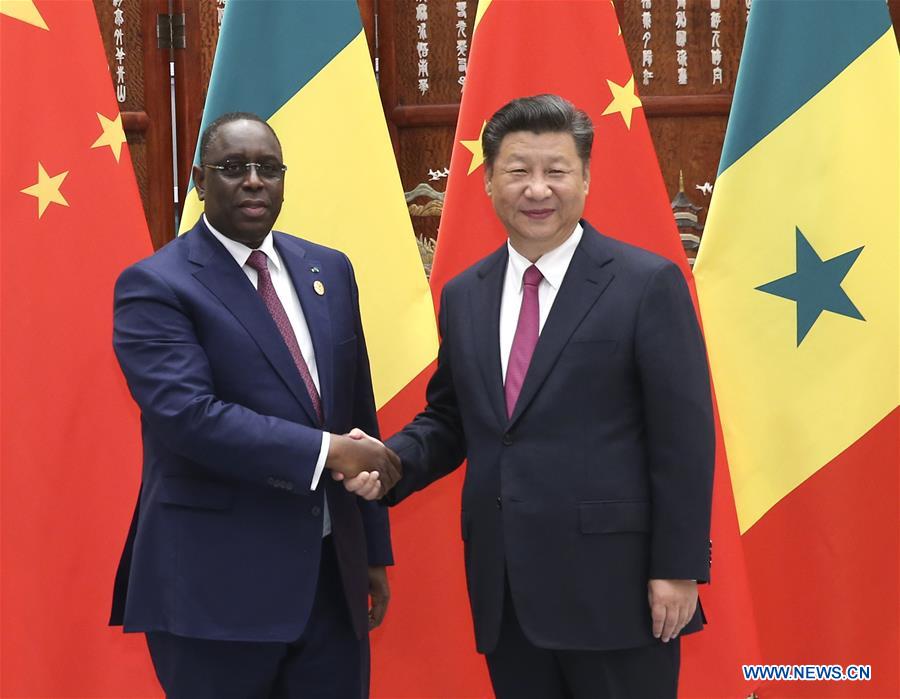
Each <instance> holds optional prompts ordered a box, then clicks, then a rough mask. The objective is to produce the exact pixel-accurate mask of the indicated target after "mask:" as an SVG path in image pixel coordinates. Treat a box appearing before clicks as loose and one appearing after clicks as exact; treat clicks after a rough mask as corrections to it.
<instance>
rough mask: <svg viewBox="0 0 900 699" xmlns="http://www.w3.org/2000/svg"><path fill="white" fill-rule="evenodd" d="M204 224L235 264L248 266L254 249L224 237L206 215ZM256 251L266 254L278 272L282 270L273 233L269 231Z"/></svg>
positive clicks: (204, 215)
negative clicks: (248, 260)
mask: <svg viewBox="0 0 900 699" xmlns="http://www.w3.org/2000/svg"><path fill="white" fill-rule="evenodd" d="M203 223H205V224H206V227H207V228H209V232H210V233H212V234H213V236H214V237H215V239H216V240H218V241H219V242H220V243H222V245H223V246H224V247H225V249H226V250H227V251H228V252H229V253H230V254H231V256H232V257H233V258H234V260H235V262H237V263H238V267H243V266H244V265H245V264H247V259H248V258H249V257H250V253H252V252H253V250H254V248H248V247H247V246H246V245H244V244H243V243H239V242H237V241H236V240H232V239H231V238H227V237H225V236H224V235H222V234H221V233H220V232H219V231H217V230H216V229H215V228H214V227H213V225H212V224H211V223H210V222H209V219H208V218H206V214H203ZM256 249H257V250H259V251H261V252H264V253H265V254H266V257H268V258H269V262H270V263H271V264H272V265H273V266H274V267H275V270H276V271H277V270H280V269H281V258H280V257H279V256H278V252H277V251H276V250H275V239H274V238H273V236H272V231H269V233H268V235H266V237H265V238H263V241H262V243H261V244H260V246H259V247H258V248H256Z"/></svg>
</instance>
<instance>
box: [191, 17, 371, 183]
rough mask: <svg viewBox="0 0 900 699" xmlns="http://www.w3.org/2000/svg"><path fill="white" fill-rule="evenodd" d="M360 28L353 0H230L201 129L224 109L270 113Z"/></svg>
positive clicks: (336, 53)
mask: <svg viewBox="0 0 900 699" xmlns="http://www.w3.org/2000/svg"><path fill="white" fill-rule="evenodd" d="M361 30H362V23H361V22H360V19H359V9H358V7H357V4H356V2H355V0H291V1H290V2H286V1H284V0H229V1H228V5H227V9H226V10H225V18H224V20H223V21H222V30H221V32H220V34H219V43H218V46H217V48H216V57H215V60H214V62H213V71H212V76H211V77H210V81H209V90H208V93H207V94H208V96H207V101H206V105H205V107H204V109H203V123H202V124H201V126H200V132H201V133H202V132H203V129H204V128H206V126H207V124H209V123H210V122H212V121H213V120H214V119H215V118H216V117H218V116H221V115H222V114H225V113H226V112H238V111H250V112H254V113H256V114H259V115H260V116H261V117H262V118H263V119H268V118H269V117H271V116H272V114H274V113H275V112H276V111H278V110H279V109H280V108H281V107H282V105H284V104H285V103H286V102H287V101H288V100H289V99H290V98H291V97H293V96H294V95H295V94H297V92H299V91H300V90H301V89H302V88H303V86H304V85H306V83H307V82H309V81H310V80H311V79H312V78H313V77H314V76H315V75H316V74H317V73H318V72H319V71H320V70H322V68H324V67H325V66H326V65H327V64H328V63H329V62H330V61H331V60H332V59H333V58H334V57H335V56H336V55H338V54H339V53H340V52H341V51H343V50H344V48H345V47H346V46H347V45H348V44H349V43H350V42H351V41H352V40H353V39H354V37H356V36H357V35H358V34H359V32H360V31H361ZM260 37H265V39H264V40H260ZM248 54H250V55H251V56H252V57H253V58H252V60H248V59H247V56H248ZM198 146H199V144H198ZM191 187H193V183H191Z"/></svg>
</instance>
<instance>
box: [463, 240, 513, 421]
mask: <svg viewBox="0 0 900 699" xmlns="http://www.w3.org/2000/svg"><path fill="white" fill-rule="evenodd" d="M508 260H509V254H508V252H507V250H506V245H504V246H503V247H502V248H500V249H499V250H497V251H496V252H495V253H493V254H492V255H490V256H488V257H487V258H486V259H485V260H484V262H482V263H481V266H480V267H479V269H478V283H477V284H476V285H475V286H474V287H472V288H471V289H470V292H469V314H470V317H471V319H472V337H473V338H474V344H475V351H476V353H477V355H478V366H479V367H480V369H481V376H482V379H483V380H484V386H485V390H486V393H487V396H488V400H489V401H490V403H491V407H492V408H493V410H494V413H495V414H496V415H497V420H498V421H499V422H500V423H501V424H504V425H505V424H506V421H507V415H506V399H505V397H504V394H503V368H502V366H501V364H500V297H501V294H502V293H503V280H504V277H505V275H506V263H507V262H508Z"/></svg>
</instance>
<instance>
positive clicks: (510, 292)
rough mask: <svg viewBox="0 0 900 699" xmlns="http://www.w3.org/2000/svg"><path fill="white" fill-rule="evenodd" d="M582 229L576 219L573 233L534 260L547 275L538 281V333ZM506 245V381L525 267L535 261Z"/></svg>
mask: <svg viewBox="0 0 900 699" xmlns="http://www.w3.org/2000/svg"><path fill="white" fill-rule="evenodd" d="M583 232H584V231H583V229H582V227H581V224H580V223H576V224H575V230H574V231H572V235H570V236H569V237H568V238H566V240H565V241H564V242H562V243H561V244H560V245H559V246H557V247H555V248H553V250H551V251H550V252H547V253H544V254H543V255H541V256H540V257H539V258H538V260H537V262H535V263H534V265H535V266H536V267H537V268H538V269H539V270H540V271H541V274H542V275H544V278H543V279H542V280H541V283H540V284H539V285H538V310H539V316H538V336H540V333H541V331H542V330H543V329H544V323H545V322H546V321H547V316H548V315H549V314H550V309H551V308H552V307H553V302H554V301H555V300H556V294H557V293H558V292H559V287H560V285H561V284H562V282H563V278H564V277H565V276H566V271H567V270H568V269H569V263H570V262H571V261H572V255H574V254H575V248H577V247H578V243H579V242H581V236H582V234H583ZM506 247H507V250H508V251H509V263H508V264H507V265H506V277H505V278H504V280H503V293H502V296H501V298H500V364H501V366H502V368H503V382H504V383H506V367H507V365H508V364H509V353H510V352H511V351H512V343H513V338H514V337H515V335H516V326H518V324H519V309H520V308H521V307H522V287H523V284H522V279H523V277H524V276H525V270H526V269H528V268H529V267H530V266H531V265H532V262H531V260H529V259H528V258H527V257H523V256H522V255H521V254H519V253H518V252H517V251H516V249H515V248H513V246H512V245H511V244H510V243H509V242H507V243H506Z"/></svg>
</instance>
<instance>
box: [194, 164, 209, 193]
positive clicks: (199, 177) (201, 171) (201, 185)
mask: <svg viewBox="0 0 900 699" xmlns="http://www.w3.org/2000/svg"><path fill="white" fill-rule="evenodd" d="M191 175H193V177H194V188H195V189H196V190H197V198H198V199H199V200H200V201H203V197H204V196H205V195H206V168H203V167H200V166H199V165H194V167H192V168H191Z"/></svg>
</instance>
